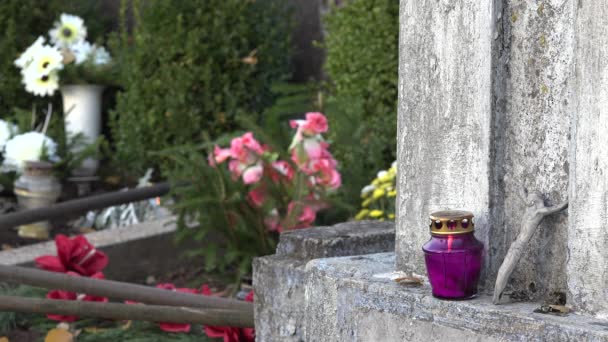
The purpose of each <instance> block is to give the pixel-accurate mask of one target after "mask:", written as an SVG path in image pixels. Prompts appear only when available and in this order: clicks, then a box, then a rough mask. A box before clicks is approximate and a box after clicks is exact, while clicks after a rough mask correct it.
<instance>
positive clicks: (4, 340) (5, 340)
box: [0, 337, 9, 342]
mask: <svg viewBox="0 0 608 342" xmlns="http://www.w3.org/2000/svg"><path fill="white" fill-rule="evenodd" d="M0 342H9V340H8V337H0Z"/></svg>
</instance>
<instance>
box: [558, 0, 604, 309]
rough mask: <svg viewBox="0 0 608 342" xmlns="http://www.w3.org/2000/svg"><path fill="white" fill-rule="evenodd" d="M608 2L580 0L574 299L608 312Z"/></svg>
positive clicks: (573, 170) (571, 264)
mask: <svg viewBox="0 0 608 342" xmlns="http://www.w3.org/2000/svg"><path fill="white" fill-rule="evenodd" d="M607 16H608V3H607V2H606V1H604V0H585V1H578V16H577V19H576V40H577V48H576V78H577V79H576V94H577V96H578V98H577V108H576V111H575V112H574V117H573V125H572V146H571V162H570V194H569V196H570V208H569V221H570V222H569V229H568V251H569V259H568V267H567V271H568V289H569V300H570V302H571V303H572V304H574V305H575V306H576V307H578V308H579V309H582V310H586V311H590V312H595V313H598V314H599V315H600V316H602V317H603V318H608V227H607V222H608V135H607V132H608V17H607Z"/></svg>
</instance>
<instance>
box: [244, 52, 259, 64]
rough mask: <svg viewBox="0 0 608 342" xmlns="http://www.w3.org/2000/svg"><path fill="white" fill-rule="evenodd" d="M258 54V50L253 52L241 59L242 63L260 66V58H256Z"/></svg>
mask: <svg viewBox="0 0 608 342" xmlns="http://www.w3.org/2000/svg"><path fill="white" fill-rule="evenodd" d="M257 53H258V49H255V50H253V51H251V53H249V56H247V57H244V58H242V59H241V62H243V63H245V64H249V65H256V64H258V57H257V56H256V55H257Z"/></svg>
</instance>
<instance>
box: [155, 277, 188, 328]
mask: <svg viewBox="0 0 608 342" xmlns="http://www.w3.org/2000/svg"><path fill="white" fill-rule="evenodd" d="M156 287H157V288H159V289H163V290H169V291H178V292H185V293H192V294H196V293H198V291H197V290H195V289H189V288H184V287H181V288H176V287H175V285H173V284H171V283H162V284H158V285H156ZM158 326H159V327H160V329H161V330H162V331H166V332H172V333H180V332H185V333H187V332H190V327H191V326H190V324H182V323H169V322H160V323H158Z"/></svg>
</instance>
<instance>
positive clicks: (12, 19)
mask: <svg viewBox="0 0 608 342" xmlns="http://www.w3.org/2000/svg"><path fill="white" fill-rule="evenodd" d="M98 5H99V3H96V2H95V1H71V0H45V1H40V0H2V1H0V27H1V28H2V32H1V33H0V117H1V118H6V117H8V116H10V115H11V114H12V113H13V112H14V109H15V108H22V109H27V110H31V108H32V103H35V102H37V103H39V104H41V106H39V108H43V107H44V108H46V104H45V103H46V102H48V99H40V98H36V97H35V96H33V95H31V94H28V93H27V92H25V88H24V87H23V84H21V75H20V73H19V69H18V68H17V67H15V65H14V64H13V62H14V61H15V59H16V58H17V57H19V55H20V54H21V53H22V52H23V51H25V49H26V48H27V47H28V46H30V45H31V44H32V43H33V42H34V41H35V40H36V38H38V36H45V38H46V39H47V41H48V32H49V30H50V29H51V28H52V26H53V23H54V22H55V20H58V19H59V16H60V14H61V13H69V14H75V15H78V16H81V17H82V18H83V19H84V20H85V25H86V26H87V28H88V36H89V37H95V38H98V37H102V35H101V34H102V33H103V32H104V26H105V24H106V23H107V17H105V16H104V15H102V12H100V11H99V10H98ZM58 98H59V96H58V95H57V96H56V98H55V100H58ZM43 104H44V105H43Z"/></svg>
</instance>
